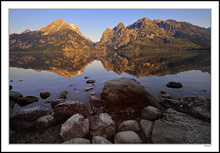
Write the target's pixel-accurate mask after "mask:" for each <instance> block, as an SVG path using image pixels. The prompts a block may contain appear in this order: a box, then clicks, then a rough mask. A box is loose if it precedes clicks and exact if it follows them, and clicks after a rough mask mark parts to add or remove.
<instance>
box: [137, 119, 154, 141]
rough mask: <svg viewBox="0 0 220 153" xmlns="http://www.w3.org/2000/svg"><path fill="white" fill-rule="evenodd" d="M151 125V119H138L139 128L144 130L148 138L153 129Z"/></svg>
mask: <svg viewBox="0 0 220 153" xmlns="http://www.w3.org/2000/svg"><path fill="white" fill-rule="evenodd" d="M153 125H154V123H153V122H152V121H149V120H143V119H142V120H141V121H140V127H141V130H142V131H143V132H144V134H145V136H146V138H147V139H149V138H150V136H151V133H152V130H153ZM147 141H150V140H147Z"/></svg>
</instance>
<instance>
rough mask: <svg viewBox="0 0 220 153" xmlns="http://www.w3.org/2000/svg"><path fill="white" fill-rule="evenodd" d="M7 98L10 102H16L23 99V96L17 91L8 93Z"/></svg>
mask: <svg viewBox="0 0 220 153" xmlns="http://www.w3.org/2000/svg"><path fill="white" fill-rule="evenodd" d="M9 97H10V99H12V100H17V99H18V98H21V97H23V95H22V94H21V93H19V92H17V91H9Z"/></svg>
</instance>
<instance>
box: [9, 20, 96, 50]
mask: <svg viewBox="0 0 220 153" xmlns="http://www.w3.org/2000/svg"><path fill="white" fill-rule="evenodd" d="M9 39H10V43H9V45H10V51H46V52H47V51H83V50H95V47H94V46H93V42H92V41H91V40H89V39H87V38H86V37H85V36H83V35H82V34H81V32H80V30H79V28H78V27H77V26H75V25H73V24H71V25H69V24H67V23H66V22H65V21H63V20H62V19H59V20H56V21H54V22H52V23H50V24H49V25H48V26H46V27H44V28H42V29H40V30H37V31H30V30H25V31H24V32H23V33H21V34H11V35H10V36H9Z"/></svg>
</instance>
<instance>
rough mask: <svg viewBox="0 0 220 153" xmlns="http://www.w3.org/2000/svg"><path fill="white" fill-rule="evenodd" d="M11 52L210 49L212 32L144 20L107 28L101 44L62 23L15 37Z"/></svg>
mask: <svg viewBox="0 0 220 153" xmlns="http://www.w3.org/2000/svg"><path fill="white" fill-rule="evenodd" d="M9 39H10V43H9V46H10V51H12V52H13V51H14V52H16V51H43V52H48V51H91V50H108V51H113V50H119V51H140V50H144V51H146V50H152V49H153V50H155V49H158V50H187V49H210V48H211V30H210V28H202V27H198V26H195V25H192V24H190V23H187V22H177V21H175V20H166V21H163V20H154V21H152V20H150V19H148V18H142V19H139V20H137V21H136V22H135V23H133V24H131V25H129V26H127V27H125V25H124V24H123V23H122V22H120V23H119V24H118V25H117V26H115V27H114V28H113V29H109V28H107V29H106V30H105V31H104V32H103V34H102V37H101V39H100V42H98V43H96V44H95V43H93V42H92V41H91V40H90V39H88V38H86V37H85V36H83V35H82V33H81V32H80V30H79V28H78V27H77V26H75V25H74V24H70V25H69V24H67V23H66V22H65V21H63V20H62V19H59V20H56V21H54V22H52V23H50V24H49V25H48V26H46V27H44V28H41V29H40V30H37V31H30V30H29V29H27V30H25V31H24V32H22V33H21V34H11V35H10V36H9Z"/></svg>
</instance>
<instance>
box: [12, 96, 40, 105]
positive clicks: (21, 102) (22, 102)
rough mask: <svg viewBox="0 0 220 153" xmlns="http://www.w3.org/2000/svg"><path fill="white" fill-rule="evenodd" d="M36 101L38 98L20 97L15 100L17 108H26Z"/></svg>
mask: <svg viewBox="0 0 220 153" xmlns="http://www.w3.org/2000/svg"><path fill="white" fill-rule="evenodd" d="M38 101H39V98H37V97H35V96H26V97H21V98H18V99H17V100H16V102H17V104H18V105H19V106H26V105H28V104H31V103H33V102H38Z"/></svg>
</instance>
